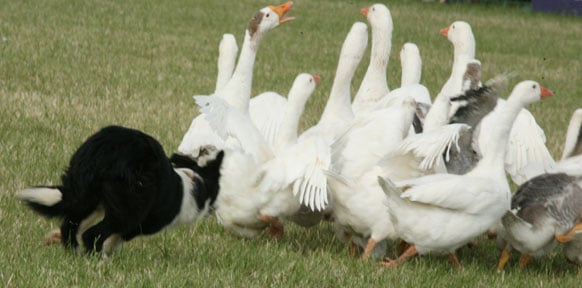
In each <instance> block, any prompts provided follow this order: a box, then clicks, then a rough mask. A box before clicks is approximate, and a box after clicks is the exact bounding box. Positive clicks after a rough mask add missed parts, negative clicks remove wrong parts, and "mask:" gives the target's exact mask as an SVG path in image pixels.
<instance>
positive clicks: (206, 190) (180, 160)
mask: <svg viewBox="0 0 582 288" xmlns="http://www.w3.org/2000/svg"><path fill="white" fill-rule="evenodd" d="M223 158H224V151H218V153H216V156H215V157H214V158H212V159H206V161H205V163H203V164H202V165H199V163H198V162H196V161H195V160H194V159H192V158H190V157H189V156H186V155H181V154H176V153H174V154H172V156H171V157H170V162H172V164H173V165H174V168H188V169H191V170H193V171H194V172H195V173H196V174H198V176H200V178H202V183H201V184H202V185H198V186H199V187H198V191H196V194H195V195H194V196H195V197H196V202H197V204H198V207H201V208H202V207H204V206H206V202H208V203H209V206H210V208H213V207H214V203H215V201H216V198H217V197H218V192H219V189H220V186H219V180H220V166H221V165H222V159H223Z"/></svg>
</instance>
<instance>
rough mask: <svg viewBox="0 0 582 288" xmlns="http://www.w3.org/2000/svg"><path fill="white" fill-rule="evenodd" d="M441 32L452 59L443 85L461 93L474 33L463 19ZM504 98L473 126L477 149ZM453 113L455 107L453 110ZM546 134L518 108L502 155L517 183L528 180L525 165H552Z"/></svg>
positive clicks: (488, 134) (450, 92)
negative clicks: (523, 170) (449, 45)
mask: <svg viewBox="0 0 582 288" xmlns="http://www.w3.org/2000/svg"><path fill="white" fill-rule="evenodd" d="M441 34H442V35H443V36H445V37H447V39H449V41H450V42H451V43H452V44H453V47H454V62H453V72H452V73H451V78H449V81H447V83H446V84H445V87H446V89H445V87H443V89H444V90H445V91H446V94H447V95H448V96H456V95H457V94H460V92H459V89H462V87H463V84H462V79H461V78H460V77H462V73H463V72H461V71H462V67H463V65H464V64H463V62H464V61H467V59H469V60H470V59H473V58H475V46H476V45H475V37H474V36H473V31H472V30H471V26H470V25H469V24H468V23H466V22H463V21H456V22H453V23H452V24H451V25H450V26H449V27H448V28H444V29H442V30H441ZM504 104H505V101H504V100H503V99H499V100H498V102H497V106H496V107H495V109H494V110H493V112H492V113H489V114H488V115H487V116H486V117H485V118H483V120H482V121H481V123H480V124H479V126H480V128H476V129H475V130H476V131H478V133H475V137H476V139H477V141H476V142H477V143H478V145H479V149H483V148H482V146H485V145H489V144H490V142H489V141H488V140H489V139H490V137H491V131H493V130H495V126H493V125H494V124H493V123H495V120H494V119H495V118H497V117H498V115H499V113H500V112H499V111H501V110H502V109H503V106H504ZM452 113H454V111H452ZM545 142H546V137H545V135H544V131H543V129H542V128H541V127H539V125H538V124H537V123H536V120H535V118H534V117H533V115H532V114H531V113H530V112H529V111H527V110H526V109H523V110H521V111H520V112H519V114H518V116H517V119H516V120H515V121H514V123H513V128H512V130H511V134H510V137H509V141H508V144H507V145H508V147H507V150H506V151H507V153H506V156H505V157H506V158H505V169H506V170H507V172H508V173H509V174H510V176H511V179H512V180H513V182H515V183H516V184H518V185H519V184H521V183H523V182H524V181H526V180H527V176H525V175H522V174H521V171H522V169H523V168H524V167H526V166H528V165H530V164H532V163H542V165H544V166H546V165H547V166H551V165H552V162H553V159H552V156H551V155H550V153H549V151H548V149H547V148H546V146H545Z"/></svg>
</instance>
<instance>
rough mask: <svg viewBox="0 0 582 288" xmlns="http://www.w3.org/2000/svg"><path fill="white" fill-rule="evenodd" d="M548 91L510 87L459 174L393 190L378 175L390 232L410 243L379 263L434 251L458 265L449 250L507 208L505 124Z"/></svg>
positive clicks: (529, 86) (427, 178)
mask: <svg viewBox="0 0 582 288" xmlns="http://www.w3.org/2000/svg"><path fill="white" fill-rule="evenodd" d="M551 95H552V94H551V92H550V91H549V90H547V89H545V88H543V87H541V86H540V85H539V84H538V83H537V82H534V81H523V82H521V83H519V84H518V85H516V87H515V88H514V89H513V91H512V93H511V95H510V96H509V98H508V100H507V103H506V105H505V106H504V109H503V110H502V111H501V113H500V115H499V116H498V117H497V118H496V123H497V125H495V129H494V131H492V135H491V138H492V140H493V141H491V143H492V145H490V146H488V147H487V149H485V150H483V158H482V159H481V160H480V161H479V164H478V165H477V166H476V167H475V168H474V169H473V170H471V171H470V172H469V173H467V174H465V175H452V174H433V175H428V176H424V177H421V178H417V179H412V180H409V181H401V182H399V183H398V186H399V188H397V187H396V186H395V185H394V184H393V183H392V181H391V180H390V179H388V178H382V177H379V179H378V181H379V182H380V185H381V186H382V189H383V190H384V192H385V193H386V195H387V196H388V201H386V205H387V206H388V211H389V213H390V217H391V220H392V222H393V223H394V226H395V229H396V232H397V233H398V235H399V236H400V237H401V238H402V239H403V240H404V241H406V242H407V243H410V244H412V245H411V246H410V247H409V248H408V249H407V250H406V251H405V252H404V253H403V254H402V255H400V257H399V258H398V259H397V260H391V259H387V261H386V262H385V263H384V265H385V266H396V265H398V264H400V263H401V262H402V261H404V260H406V259H407V258H409V257H411V256H413V255H415V254H417V253H419V254H425V253H429V252H440V253H448V254H449V259H450V260H451V261H452V263H453V264H454V265H455V266H456V267H461V266H460V263H459V262H458V259H457V258H456V256H455V254H454V252H455V250H456V249H457V248H459V247H461V246H463V245H465V244H467V243H468V242H469V241H471V240H472V239H474V238H475V237H477V236H478V235H480V234H481V233H483V232H485V231H486V230H487V229H488V228H489V227H491V226H492V225H493V224H494V223H495V222H496V221H498V220H499V219H500V218H501V217H502V216H503V214H504V213H505V211H507V210H508V209H509V207H510V200H511V191H510V189H509V185H508V183H507V180H506V178H505V171H504V168H503V158H504V155H505V149H506V146H507V145H506V144H507V140H508V137H509V132H510V130H511V124H512V123H513V121H514V120H515V118H516V117H517V113H518V112H519V111H520V110H521V109H522V108H523V107H524V106H525V105H527V104H529V103H532V102H535V101H537V100H540V99H541V98H545V97H548V96H551ZM402 191H403V192H402Z"/></svg>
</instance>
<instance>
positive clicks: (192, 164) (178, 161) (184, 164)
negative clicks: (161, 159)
mask: <svg viewBox="0 0 582 288" xmlns="http://www.w3.org/2000/svg"><path fill="white" fill-rule="evenodd" d="M170 162H172V165H174V168H188V169H192V170H194V171H198V170H200V166H198V163H196V161H194V159H192V158H190V157H189V156H187V155H182V154H176V153H173V154H172V156H170Z"/></svg>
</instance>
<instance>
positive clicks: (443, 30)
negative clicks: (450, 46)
mask: <svg viewBox="0 0 582 288" xmlns="http://www.w3.org/2000/svg"><path fill="white" fill-rule="evenodd" d="M449 28H450V27H447V28H443V29H441V31H440V32H439V33H440V34H441V35H443V36H445V37H449Z"/></svg>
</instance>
